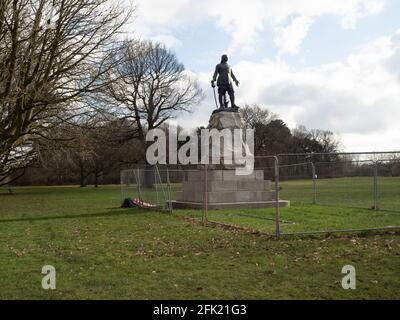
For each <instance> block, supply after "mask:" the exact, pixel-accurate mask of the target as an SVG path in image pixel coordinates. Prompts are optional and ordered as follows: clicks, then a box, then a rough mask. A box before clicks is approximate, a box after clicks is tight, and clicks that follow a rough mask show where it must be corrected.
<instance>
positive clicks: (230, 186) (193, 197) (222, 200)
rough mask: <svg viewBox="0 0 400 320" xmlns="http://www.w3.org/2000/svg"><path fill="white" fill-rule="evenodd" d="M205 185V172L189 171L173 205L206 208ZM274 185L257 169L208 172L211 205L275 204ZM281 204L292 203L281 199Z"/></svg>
mask: <svg viewBox="0 0 400 320" xmlns="http://www.w3.org/2000/svg"><path fill="white" fill-rule="evenodd" d="M204 184H205V183H204V172H201V171H191V172H187V173H186V174H185V178H184V181H183V183H182V190H181V191H178V192H177V193H176V201H174V202H173V204H172V205H173V207H175V208H202V206H203V197H204ZM273 187H274V186H273V185H272V184H271V181H270V180H264V171H263V170H254V172H253V173H252V174H250V175H246V176H238V175H235V170H210V171H208V172H207V192H206V195H207V203H208V208H209V209H226V208H238V209H239V208H242V209H243V208H268V207H275V201H274V200H275V191H274V190H273ZM279 205H280V206H282V207H283V206H289V202H288V201H284V200H280V201H279Z"/></svg>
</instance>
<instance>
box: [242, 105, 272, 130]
mask: <svg viewBox="0 0 400 320" xmlns="http://www.w3.org/2000/svg"><path fill="white" fill-rule="evenodd" d="M240 113H241V115H242V117H243V121H244V123H245V124H246V126H247V127H248V128H255V127H256V125H257V124H258V125H267V124H269V123H270V122H271V121H272V120H276V119H277V115H276V114H275V113H273V112H271V111H269V110H268V109H267V108H261V107H260V105H259V104H252V105H249V104H246V105H245V106H244V107H243V108H240Z"/></svg>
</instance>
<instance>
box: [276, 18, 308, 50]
mask: <svg viewBox="0 0 400 320" xmlns="http://www.w3.org/2000/svg"><path fill="white" fill-rule="evenodd" d="M312 23H313V19H312V18H310V17H306V16H300V17H296V18H294V19H293V20H292V21H291V22H290V24H289V25H288V26H286V27H281V26H279V27H277V28H276V31H275V38H274V43H275V45H276V47H277V48H278V50H279V53H288V54H291V55H293V54H296V53H297V52H298V50H299V48H300V45H301V43H302V41H303V39H304V38H305V37H306V36H307V33H308V29H309V28H310V26H311V24H312Z"/></svg>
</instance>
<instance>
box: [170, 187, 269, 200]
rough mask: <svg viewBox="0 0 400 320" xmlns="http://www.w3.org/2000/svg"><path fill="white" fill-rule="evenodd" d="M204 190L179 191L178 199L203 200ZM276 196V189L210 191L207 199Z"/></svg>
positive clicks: (257, 198)
mask: <svg viewBox="0 0 400 320" xmlns="http://www.w3.org/2000/svg"><path fill="white" fill-rule="evenodd" d="M203 195H204V193H203V192H196V191H188V190H184V191H177V192H176V200H178V201H191V202H198V201H199V202H202V201H203ZM274 197H275V192H274V191H245V190H240V191H234V192H232V191H218V192H215V191H208V192H207V199H208V202H209V203H220V202H243V201H270V200H273V199H274Z"/></svg>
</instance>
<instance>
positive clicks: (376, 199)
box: [374, 161, 379, 210]
mask: <svg viewBox="0 0 400 320" xmlns="http://www.w3.org/2000/svg"><path fill="white" fill-rule="evenodd" d="M378 165H379V162H378V161H375V166H374V210H379V208H378V206H379V205H378Z"/></svg>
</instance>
